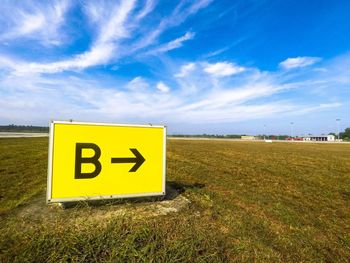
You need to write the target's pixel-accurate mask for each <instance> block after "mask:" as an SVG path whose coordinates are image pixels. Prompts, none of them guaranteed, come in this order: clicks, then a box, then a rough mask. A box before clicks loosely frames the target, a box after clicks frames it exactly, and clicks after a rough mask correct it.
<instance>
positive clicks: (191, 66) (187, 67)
mask: <svg viewBox="0 0 350 263" xmlns="http://www.w3.org/2000/svg"><path fill="white" fill-rule="evenodd" d="M195 69H196V64H195V63H188V64H186V65H183V66H182V67H181V69H180V72H179V73H177V74H176V75H175V77H177V78H183V77H185V76H187V75H188V74H189V73H190V72H192V71H193V70H195Z"/></svg>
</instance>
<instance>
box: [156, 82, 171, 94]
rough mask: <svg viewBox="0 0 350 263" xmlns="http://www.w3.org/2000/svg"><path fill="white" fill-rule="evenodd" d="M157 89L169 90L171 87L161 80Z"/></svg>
mask: <svg viewBox="0 0 350 263" xmlns="http://www.w3.org/2000/svg"><path fill="white" fill-rule="evenodd" d="M157 89H158V90H160V91H161V92H169V91H170V88H169V87H168V86H167V85H165V84H164V82H162V81H159V82H158V83H157Z"/></svg>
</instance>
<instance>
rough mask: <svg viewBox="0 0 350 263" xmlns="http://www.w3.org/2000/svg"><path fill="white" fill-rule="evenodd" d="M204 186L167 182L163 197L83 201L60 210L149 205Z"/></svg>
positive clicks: (70, 203)
mask: <svg viewBox="0 0 350 263" xmlns="http://www.w3.org/2000/svg"><path fill="white" fill-rule="evenodd" d="M204 186H205V185H204V184H200V183H194V184H184V183H180V182H174V181H168V182H167V183H166V194H165V195H164V196H147V197H134V198H122V199H108V200H84V201H76V202H66V203H62V208H64V209H69V208H78V207H86V206H91V207H99V206H115V205H121V204H128V203H129V204H137V203H149V202H161V201H169V200H174V199H175V198H176V197H178V196H179V195H180V194H182V193H184V192H185V191H186V190H187V189H196V188H203V187H204Z"/></svg>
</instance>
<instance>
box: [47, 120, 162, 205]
mask: <svg viewBox="0 0 350 263" xmlns="http://www.w3.org/2000/svg"><path fill="white" fill-rule="evenodd" d="M165 143H166V128H165V127H164V126H151V125H123V124H106V123H103V124H102V123H78V122H62V121H59V122H58V121H55V122H52V123H51V125H50V146H49V167H48V187H47V202H48V203H51V202H65V201H76V200H93V199H106V198H127V197H137V196H156V195H164V194H165V159H166V157H165V156H166V144H165Z"/></svg>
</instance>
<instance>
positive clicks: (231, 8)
mask: <svg viewBox="0 0 350 263" xmlns="http://www.w3.org/2000/svg"><path fill="white" fill-rule="evenodd" d="M0 13H1V16H0V98H1V101H0V124H12V123H14V124H28V125H45V126H46V125H48V123H49V121H50V120H51V119H53V120H68V119H73V120H76V121H92V122H114V123H140V124H143V123H154V124H165V125H167V126H168V128H169V133H171V134H176V133H187V134H199V133H217V134H235V133H245V134H259V133H263V132H264V130H266V132H268V133H271V134H272V133H275V134H276V133H280V134H289V133H290V123H291V122H294V125H293V126H294V131H295V133H296V134H299V135H302V134H306V133H313V134H320V133H328V132H332V131H333V132H335V131H336V130H337V124H336V121H335V120H336V119H337V118H340V119H341V122H340V126H341V128H345V127H349V126H350V114H349V113H350V19H349V14H350V1H345V0H344V1H342V0H338V1H330V0H329V1H322V0H317V1H311V0H310V1H301V0H300V1H287V0H285V1H263V0H259V1H248V0H244V1H243V0H242V1H232V0H231V1H219V0H216V1H215V0H198V1H189V0H187V1H186V0H182V1H161V0H158V1H157V0H141V1H136V0H121V1H84V0H81V1H65V0H61V1H58V0H57V1H10V0H5V1H2V4H1V6H0ZM264 126H265V127H266V128H264Z"/></svg>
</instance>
